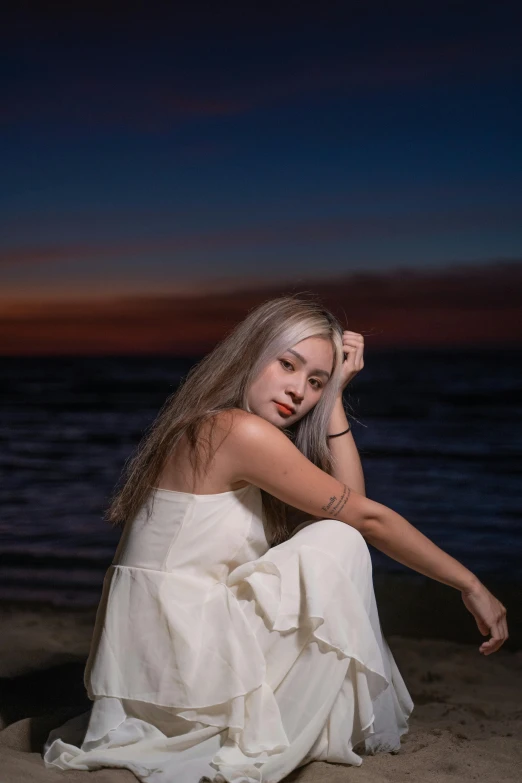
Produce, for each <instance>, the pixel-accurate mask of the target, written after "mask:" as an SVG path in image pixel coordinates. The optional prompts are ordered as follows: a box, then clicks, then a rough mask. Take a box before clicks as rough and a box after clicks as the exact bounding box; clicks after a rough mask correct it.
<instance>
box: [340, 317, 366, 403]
mask: <svg viewBox="0 0 522 783" xmlns="http://www.w3.org/2000/svg"><path fill="white" fill-rule="evenodd" d="M343 350H344V353H345V354H346V358H345V360H344V362H343V365H342V368H341V384H340V386H339V392H340V393H342V392H343V391H344V389H345V388H346V387H347V386H348V384H349V383H350V381H351V380H353V378H355V376H356V375H357V373H358V372H360V371H361V370H362V368H363V367H364V359H363V352H364V337H363V336H362V334H358V333H357V332H348V331H344V332H343Z"/></svg>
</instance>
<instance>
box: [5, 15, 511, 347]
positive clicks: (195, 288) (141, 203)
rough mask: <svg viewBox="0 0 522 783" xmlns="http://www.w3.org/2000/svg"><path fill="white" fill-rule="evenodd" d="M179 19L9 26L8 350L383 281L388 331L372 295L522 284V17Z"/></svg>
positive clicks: (8, 21) (21, 18)
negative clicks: (230, 302) (111, 326)
mask: <svg viewBox="0 0 522 783" xmlns="http://www.w3.org/2000/svg"><path fill="white" fill-rule="evenodd" d="M174 5H175V7H174ZM172 6H173V7H171V8H167V5H166V4H165V5H163V4H159V3H158V4H154V3H148V4H145V3H143V4H140V3H128V4H126V6H123V5H119V7H118V6H116V5H115V6H112V5H111V4H110V3H109V2H105V3H96V2H90V3H88V4H87V3H83V2H82V1H81V0H79V2H75V3H72V4H71V3H64V2H60V3H45V2H40V3H35V4H31V3H19V4H18V7H17V9H14V10H11V11H10V12H8V13H7V14H5V15H4V18H3V21H2V25H1V29H0V49H1V67H2V90H3V98H2V101H1V103H0V156H1V157H0V169H1V172H2V173H1V177H0V306H1V308H2V312H3V315H2V318H1V323H0V352H3V353H16V352H17V351H18V350H20V351H22V352H26V351H30V350H31V339H32V338H31V335H33V336H34V334H35V331H38V330H41V328H42V323H44V322H45V324H47V325H48V326H49V323H50V321H49V319H50V318H52V317H54V318H55V319H56V318H59V317H61V316H60V313H61V314H62V315H63V313H64V312H65V311H67V312H68V313H69V314H68V315H67V319H69V320H67V324H68V328H69V329H70V328H72V329H73V332H72V333H71V334H72V335H73V336H72V337H70V338H69V341H68V343H67V344H68V345H69V349H70V348H71V346H74V334H75V331H74V330H75V329H76V330H79V331H78V333H79V332H80V331H81V332H82V334H83V333H84V331H85V330H86V335H87V336H85V337H84V338H82V340H83V341H82V340H80V343H81V345H80V343H78V346H79V349H81V350H85V351H88V350H91V349H92V350H98V349H99V343H100V338H99V337H96V339H94V338H93V339H92V340H91V342H90V343H89V337H88V333H89V328H90V329H91V334H94V331H95V330H96V329H98V334H101V332H100V331H99V330H100V329H102V331H104V330H106V329H107V328H108V327H107V324H106V320H107V317H108V315H107V314H108V313H111V312H112V313H114V312H116V310H117V312H121V308H122V307H123V309H124V310H125V309H127V311H128V310H129V308H131V310H132V312H133V314H134V315H133V318H138V317H139V314H140V313H141V314H143V311H144V310H143V309H144V307H149V309H150V312H151V313H153V312H154V310H155V308H156V307H157V303H158V301H160V302H163V303H164V302H165V297H170V300H169V301H170V302H171V306H174V304H175V303H179V301H184V299H185V298H186V297H190V298H192V299H194V298H198V297H203V298H204V297H207V299H208V297H209V296H210V297H211V296H214V295H217V293H219V294H220V296H224V300H227V295H228V294H229V293H230V292H234V291H236V292H238V293H237V295H238V296H243V297H244V296H245V294H244V292H245V291H252V290H254V291H257V292H258V296H261V297H262V296H263V295H264V292H265V291H276V290H277V291H279V290H287V289H288V288H291V289H292V290H296V289H299V286H301V287H303V286H305V287H308V288H314V287H315V288H317V287H320V286H321V285H323V284H328V283H330V284H331V285H340V283H338V281H342V286H345V287H346V286H348V288H347V289H346V290H349V281H350V280H351V279H352V277H353V276H354V275H360V274H363V273H364V274H368V275H370V279H369V282H367V288H368V287H369V294H368V295H366V294H365V297H366V299H365V301H367V303H368V304H367V307H368V310H367V312H368V313H369V316H368V318H369V322H371V321H372V319H373V318H374V315H373V313H374V311H375V310H371V308H372V296H371V291H372V287H374V285H376V284H377V283H374V282H372V281H381V282H382V281H383V280H386V281H390V280H392V279H394V277H395V278H397V279H399V278H401V276H404V275H405V274H407V273H408V271H409V272H412V273H416V274H419V275H420V277H419V281H420V282H419V281H418V282H419V285H421V288H422V285H424V286H426V285H428V284H429V285H431V284H432V283H429V282H428V281H432V280H433V279H434V278H432V277H428V278H423V277H422V275H423V274H426V273H429V275H432V274H435V275H437V274H438V275H439V277H440V279H441V280H445V281H446V283H445V284H446V285H447V286H449V288H448V291H447V297H449V298H450V299H451V297H452V293H451V292H452V290H453V289H452V286H453V282H452V279H453V278H452V276H451V273H450V270H451V269H453V268H455V269H460V268H461V267H462V266H464V267H466V268H467V269H468V270H469V274H470V275H471V276H473V275H475V274H478V275H479V277H480V278H481V279H482V280H483V275H484V274H485V270H486V271H487V274H489V275H490V276H491V279H495V278H496V277H497V274H500V271H501V276H502V280H503V281H504V286H505V288H507V289H509V288H510V285H509V279H510V275H511V274H513V280H515V279H516V280H519V277H518V269H519V265H520V264H521V263H522V144H521V139H522V90H521V83H522V47H521V46H520V40H522V24H521V21H522V14H521V10H520V4H519V3H514V2H505V3H504V2H498V3H495V4H493V3H473V4H471V3H458V2H452V3H445V2H438V3H434V2H428V3H418V2H404V3H401V2H396V3H374V2H371V1H370V2H357V3H355V2H348V1H345V2H342V3H335V2H332V3H328V2H322V3H318V2H317V3H306V2H300V3H297V2H291V3H282V2H281V3H270V2H264V3H263V4H260V3H256V4H254V3H250V4H249V3H244V2H243V3H235V4H231V3H226V2H224V3H212V2H210V3H206V4H205V3H198V2H192V3H185V4H181V3H180V4H172ZM477 270H478V271H477ZM499 270H500V271H499ZM372 276H373V277H372ZM481 276H482V277H481ZM336 281H337V282H336ZM423 281H424V282H423ZM482 285H483V283H482ZM342 286H341V287H342ZM274 287H275V288H274ZM486 288H487V286H486ZM317 290H318V288H317ZM343 290H344V289H343ZM419 290H420V289H419ZM411 296H412V295H411V294H410V298H411ZM445 296H446V294H445ZM247 298H248V297H247ZM373 299H375V297H374V298H373ZM220 301H221V300H220ZM412 301H413V300H412ZM445 301H446V300H445V299H444V297H443V298H442V300H441V307H443V308H444V307H445V304H444V302H445ZM79 302H81V303H82V305H81V307H80V306H79V305H78V304H77V303H79ZM116 302H118V307H117V308H116V309H115V303H116ZM122 302H123V304H121V303H122ZM89 303H90V304H91V305H92V308H94V309H89ZM173 303H174V304H173ZM176 306H177V304H176ZM376 306H377V305H376V304H375V302H374V303H373V307H374V308H375V307H376ZM477 306H478V307H483V306H484V305H483V304H482V305H477ZM68 308H69V310H71V309H72V311H73V314H72V315H71V313H70V312H69V311H68ZM82 308H83V309H82ZM104 308H105V309H104ZM132 308H134V309H132ZM189 310H190V308H189ZM243 310H244V308H243ZM239 311H241V308H239ZM239 311H238V312H239ZM370 311H371V312H370ZM102 312H103V313H105V315H104V316H103V318H102V317H101V315H100V313H102ZM241 312H242V311H241ZM498 312H499V318H500V317H501V308H500V309H499V311H498ZM75 313H76V316H75ZM93 313H97V314H98V315H97V316H96V317H94V315H93ZM53 314H54V315H53ZM86 314H87V315H86ZM89 314H90V315H89ZM75 317H77V321H74V318H75ZM71 318H72V321H71ZM100 318H101V321H100V320H99V319H100ZM186 318H189V315H187V316H186ZM104 319H105V321H104ZM113 320H114V318H113ZM102 321H103V323H104V326H103V327H102V326H100V324H101V322H102ZM73 322H74V323H75V324H76V326H74V327H72V326H71V324H72V323H73ZM358 323H359V322H358ZM358 323H356V324H354V325H355V326H358ZM506 323H507V322H506ZM361 324H362V325H361V327H360V328H361V329H362V328H364V327H365V326H366V321H365V320H364V318H363V319H362V322H361ZM167 325H168V322H167ZM512 326H513V325H512V324H511V322H510V325H509V329H510V330H511V333H512V334H513V332H512ZM57 328H58V331H59V327H57ZM122 328H123V327H122V324H121V322H120V323H119V325H117V326H116V327H115V329H116V331H117V332H118V333H120V334H121V329H122ZM180 328H181V327H180ZM209 329H210V331H209V332H208V333H207V337H206V338H205V339H206V340H207V342H208V339H209V335H212V334H214V335H216V334H217V331H216V330H215V326H212V325H210V326H209ZM498 329H500V333H505V332H506V329H507V327H506V326H504V328H503V327H502V323H500V325H498ZM82 330H83V331H82ZM212 330H214V331H212ZM109 331H110V330H109ZM116 331H115V332H113V333H111V334H112V335H113V336H114V337H115V339H116ZM218 331H219V330H218ZM392 331H393V330H392ZM464 331H465V330H464ZM410 333H411V328H410V327H409V326H405V328H404V330H403V332H402V338H401V337H400V335H398V337H397V339H407V338H408V335H409V334H410ZM428 333H429V330H428ZM53 334H54V336H53ZM473 334H475V333H473ZM519 337H520V341H521V342H522V334H520V335H519ZM470 339H473V340H476V339H481V338H477V336H476V334H475V336H474V337H473V338H470ZM517 339H518V338H517ZM176 340H177V343H176V344H178V343H179V335H178V336H177V337H176V339H175V340H174V342H176ZM36 342H37V343H38V344H36ZM153 342H154V340H153ZM109 343H110V340H109ZM110 344H111V345H113V347H116V346H120V348H121V345H122V343H121V340H119V338H118V340H116V341H115V342H114V343H110ZM169 344H172V341H171V342H170V343H169ZM60 345H61V343H60V340H59V339H58V337H57V335H56V334H55V333H53V332H52V329H51V331H50V332H49V337H48V338H46V339H41V331H40V335H39V338H38V341H35V343H34V345H33V350H35V351H37V352H45V351H49V352H51V353H52V352H55V351H58V352H59V351H61V350H64V348H63V346H62V347H60ZM89 345H90V347H89ZM147 345H148V344H147ZM82 346H83V347H82ZM96 346H98V348H97V347H96ZM69 349H68V350H69ZM136 349H137V348H136ZM129 350H132V346H131V347H130V348H129ZM144 350H151V348H149V347H147V348H146V349H144Z"/></svg>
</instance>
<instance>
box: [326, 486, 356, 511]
mask: <svg viewBox="0 0 522 783" xmlns="http://www.w3.org/2000/svg"><path fill="white" fill-rule="evenodd" d="M349 497H350V489H349V488H348V487H347V486H346V484H344V485H343V494H342V495H341V497H340V498H337V497H336V496H335V495H332V497H331V498H330V500H329V501H328V503H327V504H326V505H325V506H321V511H326V513H328V514H332V515H333V516H334V517H335V516H336V515H337V514H339V512H340V511H342V510H343V508H344V507H345V505H346V502H347V500H348V498H349Z"/></svg>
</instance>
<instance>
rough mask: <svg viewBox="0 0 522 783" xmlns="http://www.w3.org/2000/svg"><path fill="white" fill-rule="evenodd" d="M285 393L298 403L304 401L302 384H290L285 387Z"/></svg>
mask: <svg viewBox="0 0 522 783" xmlns="http://www.w3.org/2000/svg"><path fill="white" fill-rule="evenodd" d="M287 392H288V394H290V396H291V397H292V399H295V400H297V401H298V402H301V400H303V399H304V389H303V384H299V383H295V382H294V383H292V384H290V385H289V386H288V387H287Z"/></svg>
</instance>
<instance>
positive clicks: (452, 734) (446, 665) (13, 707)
mask: <svg viewBox="0 0 522 783" xmlns="http://www.w3.org/2000/svg"><path fill="white" fill-rule="evenodd" d="M431 585H434V586H433V587H432V586H431ZM431 585H430V586H428V587H425V589H424V594H423V603H422V605H423V607H424V611H423V614H422V617H423V618H424V619H425V622H426V623H428V620H429V618H430V615H431V617H432V618H435V616H437V617H439V620H438V621H435V620H434V619H433V622H431V623H429V624H428V625H426V626H425V627H424V628H423V627H422V622H420V620H419V617H420V615H419V609H418V606H419V604H418V597H419V594H421V595H422V590H421V591H420V593H419V590H416V591H412V590H411V587H408V586H407V585H406V586H404V584H402V585H401V583H400V581H397V580H395V581H393V582H392V583H391V587H390V581H389V580H388V581H387V582H386V584H384V583H383V582H381V583H380V584H376V594H377V600H378V604H379V606H380V612H381V622H382V625H383V630H384V632H385V635H386V638H387V640H388V643H389V645H390V647H391V649H392V652H393V654H394V656H395V659H396V661H397V664H398V666H399V669H400V671H401V672H402V675H403V677H404V679H405V681H406V684H407V686H408V688H409V691H410V693H411V695H412V698H413V701H414V703H415V709H414V712H413V715H412V718H411V721H410V731H409V733H408V734H407V735H405V736H404V737H403V741H402V747H401V750H400V752H399V753H397V754H378V755H376V756H366V757H364V761H363V765H362V766H361V767H349V766H345V765H338V764H327V763H324V762H313V763H311V764H309V765H307V766H305V767H303V768H301V769H298V770H296V771H295V772H294V773H292V774H291V775H290V776H289V777H288V778H286V780H287V781H299V783H319V781H321V783H323V781H324V783H341V781H345V782H350V781H354V782H357V783H370V781H371V783H384V782H385V781H386V782H388V781H389V782H390V783H407V781H412V782H413V781H415V783H417V781H418V782H419V783H442V782H444V783H449V782H450V781H455V782H457V781H458V782H459V783H462V781H473V780H477V781H481V783H504V781H517V783H521V781H522V645H521V644H520V643H519V642H520V640H519V634H520V625H519V623H518V622H514V623H513V621H512V625H514V626H515V627H514V634H512V638H510V640H509V642H508V644H506V645H505V646H504V647H503V648H502V649H501V650H499V651H498V652H497V653H495V654H493V655H491V656H488V657H484V656H482V655H480V654H479V652H478V647H479V645H480V643H481V640H482V637H480V634H478V632H477V631H476V630H474V627H473V620H472V618H469V621H468V618H467V617H466V615H465V610H464V611H463V610H462V607H461V605H460V595H459V594H458V593H456V591H451V590H450V589H449V588H445V587H444V586H441V585H435V584H434V583H431ZM426 591H427V592H426ZM497 594H498V593H497ZM390 595H393V601H392V599H390V597H389V596H390ZM519 595H520V592H519V591H515V592H514V593H513V592H511V593H510V596H511V597H510V599H509V600H506V597H505V596H503V598H502V599H501V600H503V601H504V603H505V604H506V606H508V617H509V613H510V612H509V607H510V603H511V602H513V605H514V602H515V599H517V600H518V598H519ZM414 596H417V599H415V597H414ZM426 596H429V597H430V600H431V605H430V612H426V611H425V608H426V603H425V601H426ZM437 601H439V605H437ZM398 605H400V606H401V607H402V611H401V612H397V606H398ZM392 606H393V607H394V610H393V614H392V615H390V607H392ZM518 606H520V604H517V605H514V615H515V618H514V620H515V621H518V616H517V613H518V612H519V609H518ZM441 610H442V611H443V615H444V616H443V618H442V619H441V617H440V611H441ZM437 612H438V613H439V614H438V615H437ZM448 616H449V617H450V618H453V619H452V620H451V622H450V621H448V620H447V617H448ZM408 617H409V618H410V624H409V625H408V622H407V618H408ZM93 621H94V612H93V611H92V610H75V611H72V610H57V609H54V608H52V607H37V606H33V607H28V606H7V607H3V608H0V639H1V640H2V641H1V649H0V718H1V720H2V724H1V726H2V727H3V728H2V730H0V783H20V781H23V782H24V783H45V782H46V781H49V783H52V781H55V782H56V781H60V780H61V781H71V783H73V782H74V781H78V783H88V781H92V782H93V783H102V782H104V783H126V782H127V783H136V778H135V777H134V776H133V775H132V773H130V772H129V771H127V770H100V771H98V772H91V773H86V772H66V773H65V772H58V771H54V770H47V769H45V767H44V765H43V762H42V760H41V757H40V749H41V746H42V743H43V741H44V740H45V739H46V737H47V734H48V732H49V730H50V729H51V728H54V727H55V726H58V725H60V724H61V723H62V722H63V721H64V720H65V719H67V718H68V717H70V716H72V715H75V714H78V713H80V712H82V711H84V710H85V709H88V705H89V702H88V701H87V700H86V697H85V694H84V689H83V682H82V674H83V666H84V663H85V658H86V655H87V651H88V647H89V642H90V637H91V632H92V625H93ZM397 628H399V629H400V630H401V633H400V634H398V633H393V631H394V630H396V629H397ZM419 628H420V629H421V630H422V631H423V634H426V630H427V631H428V632H429V633H431V634H433V635H434V636H435V637H437V636H438V637H440V636H441V633H442V631H443V630H444V629H445V630H446V636H449V637H456V639H457V641H456V640H455V639H454V638H452V639H445V638H427V637H426V636H424V638H416V636H417V637H418V633H416V631H418V630H419ZM463 635H464V636H465V637H466V640H464V641H463V640H462V636H463ZM173 783H176V782H174V781H173ZM180 783H181V782H180Z"/></svg>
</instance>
